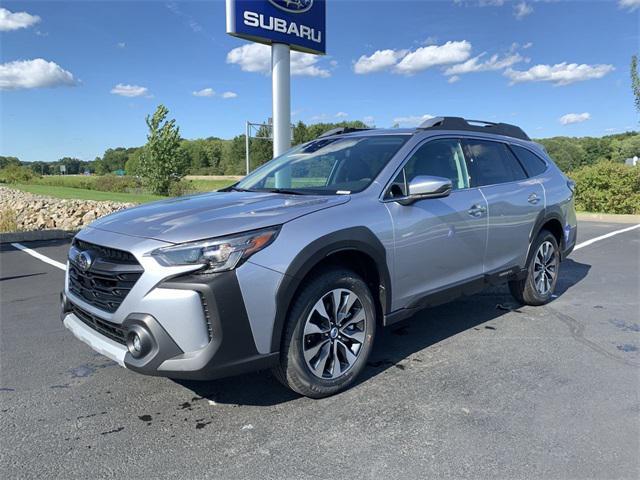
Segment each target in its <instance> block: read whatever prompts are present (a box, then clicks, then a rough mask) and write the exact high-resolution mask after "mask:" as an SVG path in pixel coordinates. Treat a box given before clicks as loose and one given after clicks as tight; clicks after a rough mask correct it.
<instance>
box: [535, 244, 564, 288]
mask: <svg viewBox="0 0 640 480" xmlns="http://www.w3.org/2000/svg"><path fill="white" fill-rule="evenodd" d="M557 273H558V259H557V252H556V249H555V247H554V246H553V244H552V243H551V242H550V241H548V240H547V241H545V242H543V243H542V245H540V247H539V248H538V251H537V252H536V257H535V260H534V263H533V282H534V285H535V287H536V291H537V292H538V293H539V294H540V295H547V294H548V293H549V292H550V291H551V289H552V288H553V284H554V280H555V278H556V275H557Z"/></svg>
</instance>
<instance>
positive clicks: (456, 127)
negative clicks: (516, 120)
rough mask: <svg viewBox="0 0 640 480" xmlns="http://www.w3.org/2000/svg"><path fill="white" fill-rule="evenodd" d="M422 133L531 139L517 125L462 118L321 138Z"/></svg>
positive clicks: (343, 131)
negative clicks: (463, 133)
mask: <svg viewBox="0 0 640 480" xmlns="http://www.w3.org/2000/svg"><path fill="white" fill-rule="evenodd" d="M421 131H453V132H475V133H484V134H490V135H499V136H502V137H510V138H516V139H518V140H523V141H526V142H530V141H531V138H529V136H528V135H527V134H526V133H525V132H524V130H522V129H521V128H520V127H518V126H516V125H511V124H508V123H495V122H487V121H483V120H466V119H464V118H461V117H433V118H430V119H428V120H425V121H424V122H423V123H422V124H421V125H420V126H418V127H416V128H361V129H359V128H349V127H343V128H335V129H333V130H330V131H328V132H326V133H324V134H323V135H321V136H320V137H330V136H335V135H340V136H374V135H414V134H415V133H417V132H421Z"/></svg>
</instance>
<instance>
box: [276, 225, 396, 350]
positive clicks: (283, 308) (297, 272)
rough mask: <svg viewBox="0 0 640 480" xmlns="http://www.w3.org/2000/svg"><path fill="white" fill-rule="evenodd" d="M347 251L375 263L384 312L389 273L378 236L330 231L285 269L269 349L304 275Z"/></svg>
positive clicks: (360, 231)
mask: <svg viewBox="0 0 640 480" xmlns="http://www.w3.org/2000/svg"><path fill="white" fill-rule="evenodd" d="M349 250H353V251H358V252H362V253H364V254H366V255H367V256H368V257H370V258H371V259H372V260H373V261H374V262H375V264H376V268H377V270H378V274H379V276H380V282H381V285H380V286H379V287H380V288H379V298H380V303H381V305H382V313H383V314H386V313H388V311H389V308H391V298H392V297H391V276H390V274H389V269H388V268H387V252H386V250H385V248H384V246H383V245H382V243H381V242H380V240H379V239H378V237H377V236H376V235H375V234H374V233H373V232H372V231H371V230H369V229H368V228H366V227H353V228H346V229H344V230H338V231H336V232H332V233H330V234H328V235H324V236H322V237H320V238H318V239H316V240H314V241H313V242H311V243H310V244H309V245H307V246H306V247H305V248H303V249H302V251H300V253H299V254H298V255H297V256H296V257H295V258H294V259H293V261H292V262H291V264H290V265H289V268H287V271H286V272H285V276H284V277H283V279H282V282H281V283H280V286H279V287H278V292H277V294H276V316H275V320H274V325H273V336H272V338H271V351H272V352H277V351H278V350H279V349H280V341H281V338H282V330H283V328H284V324H285V321H286V318H287V313H288V311H289V306H290V305H291V302H292V300H293V296H294V294H295V292H296V291H297V290H298V288H299V287H300V284H301V283H302V280H303V279H304V277H305V276H306V275H307V274H308V273H309V272H310V271H311V270H312V269H313V268H314V267H315V266H316V265H318V264H319V263H320V262H321V261H322V260H323V259H325V258H326V257H328V256H329V255H331V254H333V253H337V252H341V251H349Z"/></svg>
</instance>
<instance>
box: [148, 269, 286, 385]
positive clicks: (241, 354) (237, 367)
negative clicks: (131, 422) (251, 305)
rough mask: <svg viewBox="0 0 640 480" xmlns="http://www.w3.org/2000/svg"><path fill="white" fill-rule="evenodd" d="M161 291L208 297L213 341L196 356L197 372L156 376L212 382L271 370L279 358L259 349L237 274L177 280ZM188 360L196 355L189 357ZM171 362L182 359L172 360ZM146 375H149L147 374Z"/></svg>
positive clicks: (219, 274)
mask: <svg viewBox="0 0 640 480" xmlns="http://www.w3.org/2000/svg"><path fill="white" fill-rule="evenodd" d="M159 287H160V288H171V289H179V290H193V291H196V292H198V293H199V294H200V295H201V296H202V297H204V298H205V300H206V303H207V308H208V310H209V322H210V324H211V336H212V338H211V341H210V342H209V344H208V345H207V346H206V347H204V348H203V349H202V350H200V351H198V352H197V353H196V355H197V357H199V358H197V359H196V360H197V364H198V365H200V367H199V368H198V369H196V370H180V371H167V370H162V371H159V372H156V373H152V374H155V375H161V376H167V377H171V378H180V379H191V380H212V379H215V378H220V377H224V376H228V375H235V374H237V373H242V372H247V371H252V370H259V369H263V368H269V367H270V366H272V365H273V364H274V362H275V361H276V360H277V358H278V355H277V353H276V354H275V355H272V354H268V355H261V354H259V353H258V351H257V349H256V345H255V342H254V340H253V333H252V331H251V325H250V323H249V317H248V315H247V311H246V308H245V305H244V300H243V298H242V291H241V289H240V285H239V283H238V278H237V276H236V273H235V271H230V272H222V273H217V274H212V275H207V276H204V275H200V276H199V275H190V276H184V277H178V278H174V279H171V280H169V281H166V282H163V283H162V284H160V285H159ZM189 357H190V358H189V361H192V360H193V354H192V353H191V354H189ZM172 360H179V358H173V359H172ZM145 373H147V372H145Z"/></svg>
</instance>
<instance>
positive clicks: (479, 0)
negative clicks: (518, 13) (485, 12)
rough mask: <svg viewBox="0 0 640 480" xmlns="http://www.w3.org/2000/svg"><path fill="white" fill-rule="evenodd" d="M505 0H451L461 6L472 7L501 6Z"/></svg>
mask: <svg viewBox="0 0 640 480" xmlns="http://www.w3.org/2000/svg"><path fill="white" fill-rule="evenodd" d="M504 2H505V0H453V3H455V4H456V5H461V6H473V7H501V6H503V5H504Z"/></svg>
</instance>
